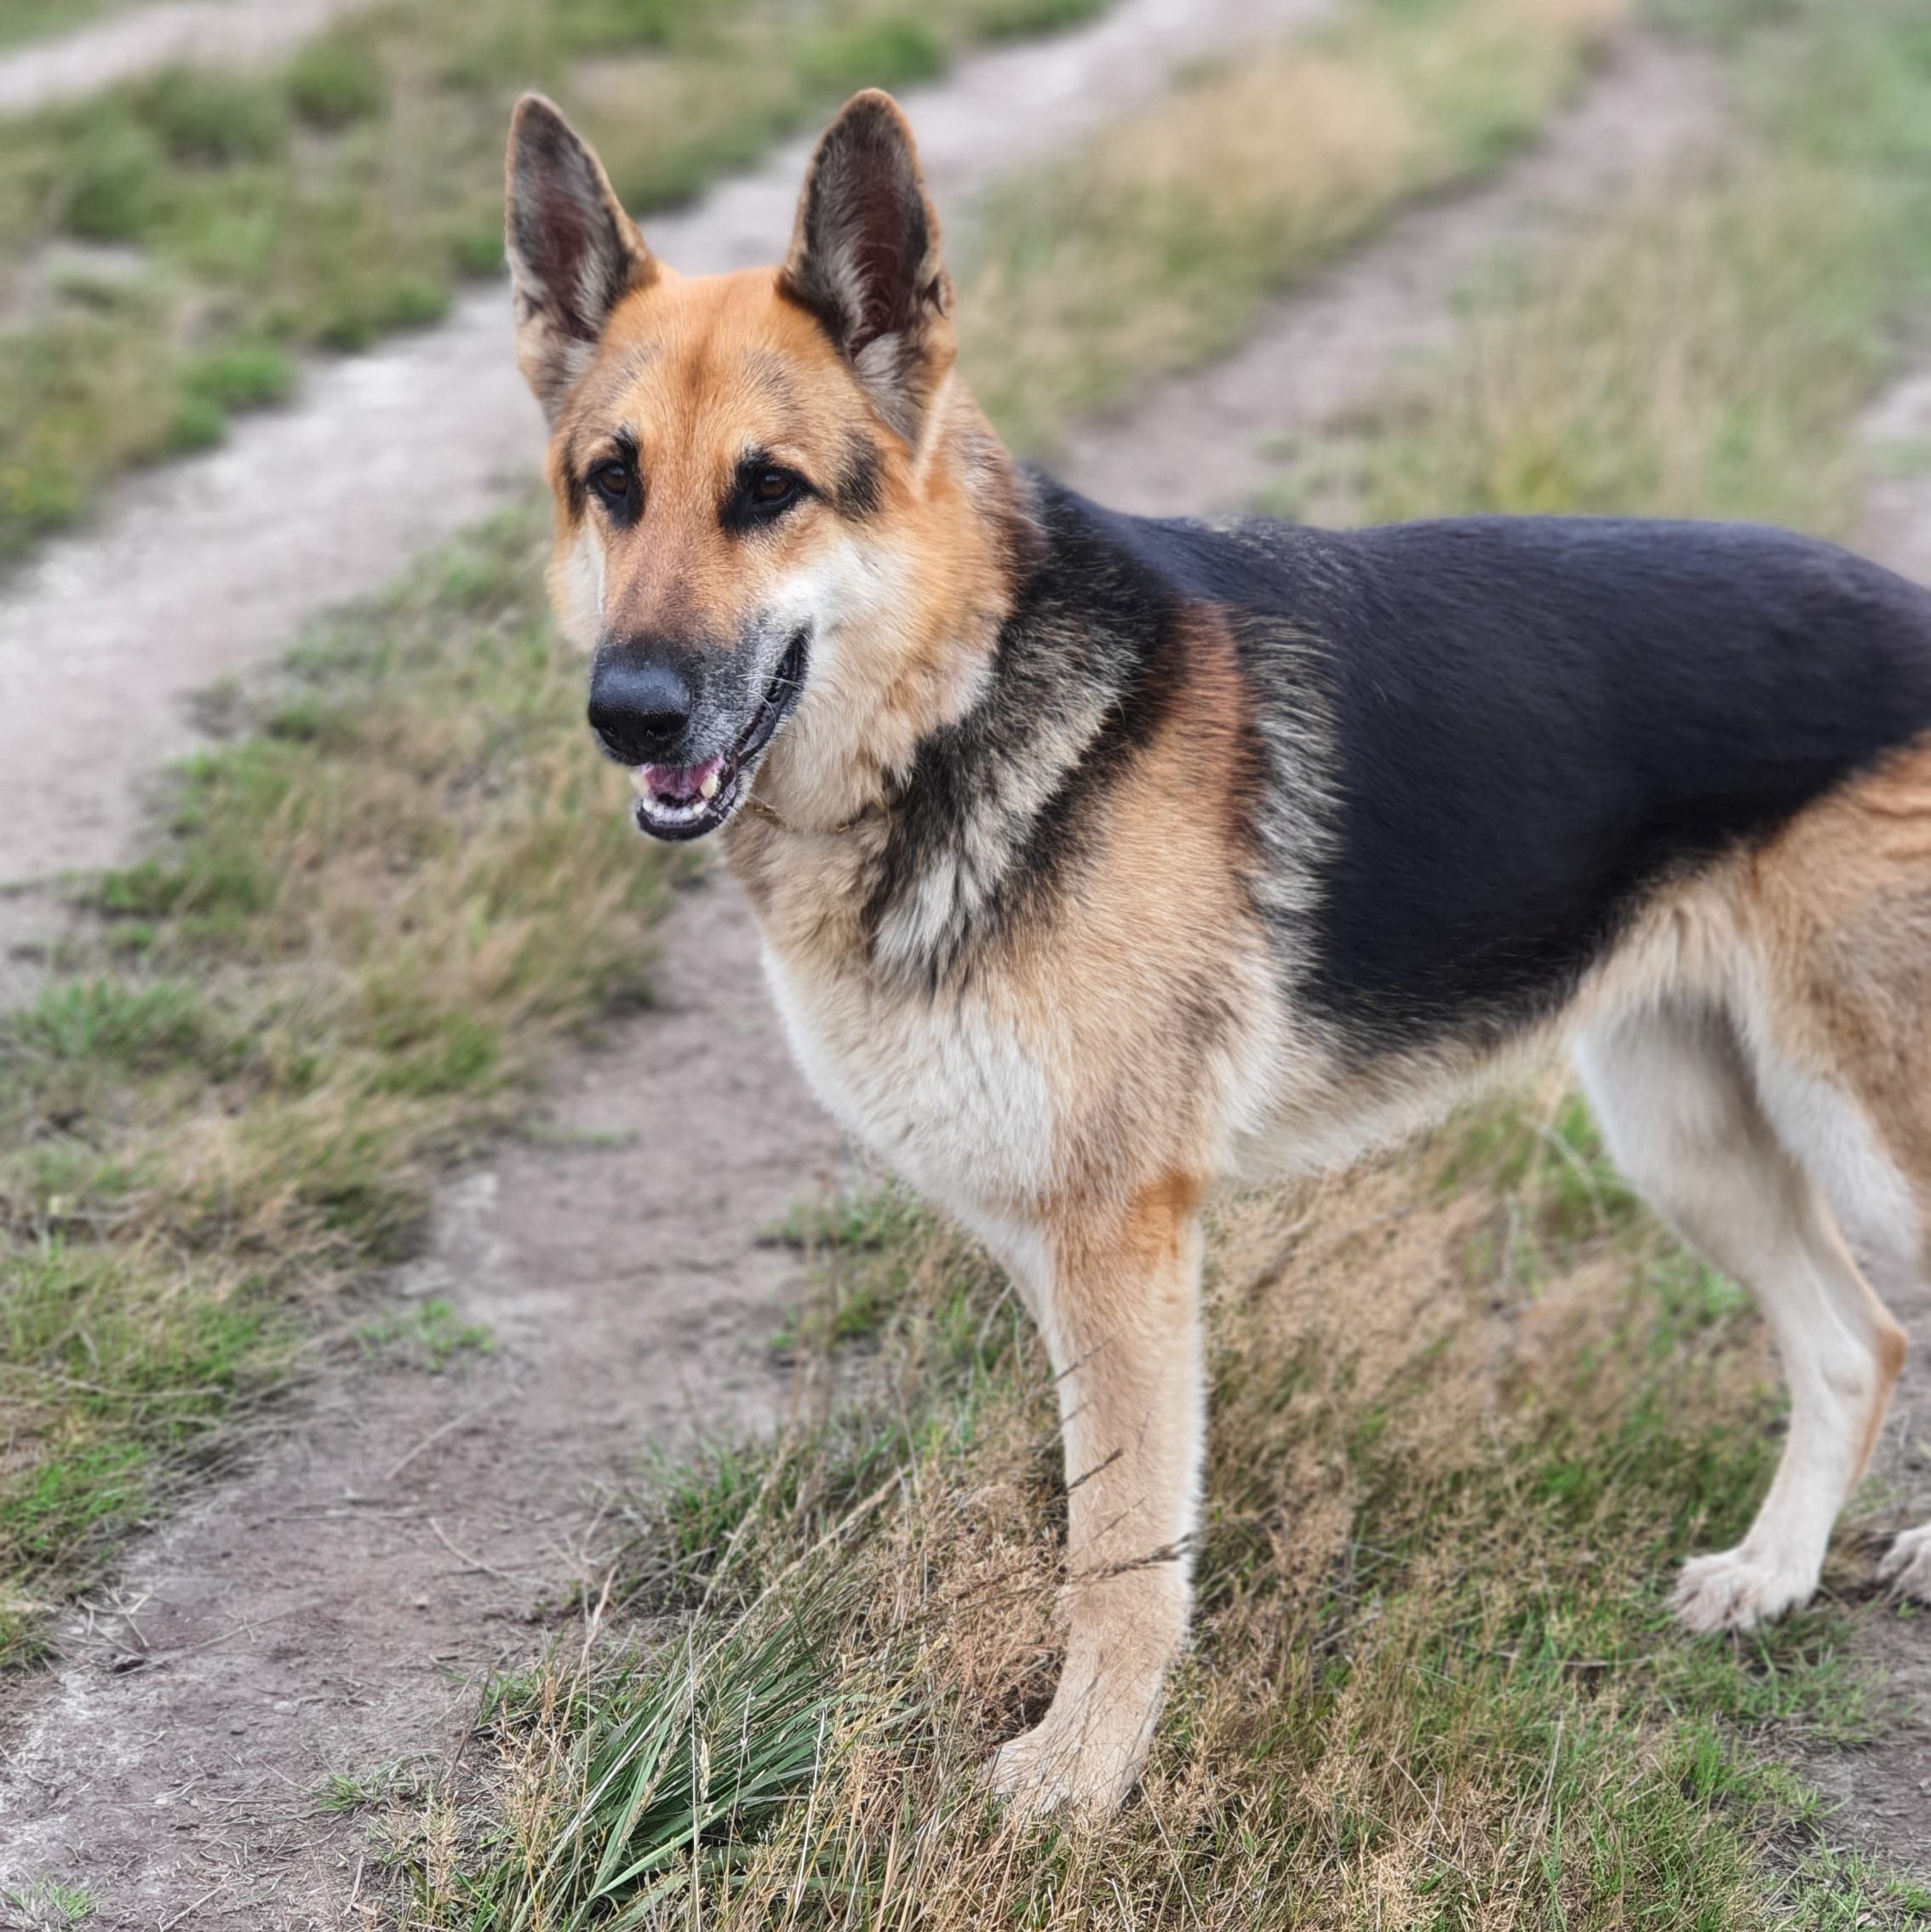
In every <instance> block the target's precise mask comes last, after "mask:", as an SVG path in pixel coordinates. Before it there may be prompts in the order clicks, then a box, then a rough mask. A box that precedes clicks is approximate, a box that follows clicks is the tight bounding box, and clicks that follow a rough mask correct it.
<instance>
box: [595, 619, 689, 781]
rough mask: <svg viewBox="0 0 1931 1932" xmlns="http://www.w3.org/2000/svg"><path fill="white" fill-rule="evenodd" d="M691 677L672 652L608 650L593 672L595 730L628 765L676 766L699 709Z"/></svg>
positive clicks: (629, 647) (609, 747)
mask: <svg viewBox="0 0 1931 1932" xmlns="http://www.w3.org/2000/svg"><path fill="white" fill-rule="evenodd" d="M696 702H697V701H696V694H695V691H694V690H693V688H692V679H690V676H689V675H688V674H686V672H685V670H684V668H683V667H682V666H680V665H679V663H678V662H677V661H676V659H675V657H674V656H672V655H671V654H670V653H668V652H666V651H640V650H639V649H637V648H636V647H635V646H634V645H630V646H626V647H625V648H623V649H622V650H619V651H599V652H598V654H597V661H596V663H595V665H594V667H593V668H592V670H591V673H590V728H591V730H592V731H594V732H595V733H596V734H597V736H598V737H599V738H601V739H602V740H603V741H604V746H605V749H606V750H607V751H608V752H609V753H610V756H611V757H612V758H614V759H616V760H618V761H619V762H620V763H621V764H624V765H675V764H677V763H678V762H679V753H680V751H681V749H682V748H683V744H684V734H685V729H686V727H687V726H688V725H690V714H691V712H692V711H693V710H694V709H695V708H696Z"/></svg>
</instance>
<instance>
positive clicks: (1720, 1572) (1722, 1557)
mask: <svg viewBox="0 0 1931 1932" xmlns="http://www.w3.org/2000/svg"><path fill="white" fill-rule="evenodd" d="M1816 1588H1817V1579H1816V1577H1815V1576H1814V1575H1802V1574H1797V1573H1796V1572H1794V1571H1792V1570H1791V1569H1790V1568H1786V1567H1785V1566H1782V1565H1779V1564H1777V1563H1775V1562H1767V1561H1766V1560H1765V1559H1763V1558H1762V1557H1760V1556H1752V1555H1751V1554H1750V1553H1749V1552H1748V1551H1745V1550H1740V1549H1739V1550H1725V1551H1721V1552H1719V1553H1718V1554H1717V1555H1716V1556H1694V1557H1692V1558H1691V1560H1690V1561H1689V1562H1687V1563H1685V1564H1684V1565H1683V1568H1682V1575H1681V1576H1679V1577H1678V1578H1677V1579H1676V1594H1675V1595H1674V1596H1673V1597H1671V1598H1670V1608H1671V1609H1673V1610H1674V1611H1675V1612H1676V1621H1677V1622H1678V1623H1680V1624H1681V1625H1682V1626H1683V1628H1684V1629H1685V1630H1687V1631H1693V1632H1694V1633H1695V1634H1696V1635H1697V1636H1699V1637H1707V1636H1709V1635H1710V1633H1711V1632H1712V1631H1720V1630H1733V1631H1745V1630H1755V1629H1756V1628H1757V1627H1758V1625H1762V1624H1768V1623H1772V1622H1774V1621H1775V1620H1776V1619H1777V1618H1779V1617H1780V1616H1782V1615H1783V1614H1784V1613H1785V1611H1786V1610H1792V1609H1795V1608H1796V1607H1797V1606H1798V1605H1799V1604H1801V1603H1807V1602H1809V1600H1810V1597H1811V1594H1812V1592H1813V1591H1815V1589H1816Z"/></svg>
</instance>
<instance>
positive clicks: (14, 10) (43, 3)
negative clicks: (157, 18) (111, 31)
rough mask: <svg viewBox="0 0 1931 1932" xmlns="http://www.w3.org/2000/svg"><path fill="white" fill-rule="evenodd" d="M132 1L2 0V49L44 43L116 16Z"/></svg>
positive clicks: (0, 39)
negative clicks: (110, 15)
mask: <svg viewBox="0 0 1931 1932" xmlns="http://www.w3.org/2000/svg"><path fill="white" fill-rule="evenodd" d="M128 3H129V0H0V48H8V47H16V46H18V45H20V43H22V42H23V41H29V40H45V39H49V38H51V37H53V36H54V34H56V33H64V32H72V30H73V29H74V28H76V27H80V26H88V25H89V23H90V22H92V21H94V20H98V19H100V16H101V15H102V14H111V13H117V12H119V11H120V9H122V8H123V7H124V6H126V5H127V4H128Z"/></svg>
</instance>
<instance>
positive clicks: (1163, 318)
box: [959, 0, 1629, 454]
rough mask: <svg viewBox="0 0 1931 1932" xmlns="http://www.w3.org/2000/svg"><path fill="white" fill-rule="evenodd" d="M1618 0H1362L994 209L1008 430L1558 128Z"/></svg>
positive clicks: (1162, 360)
mask: <svg viewBox="0 0 1931 1932" xmlns="http://www.w3.org/2000/svg"><path fill="white" fill-rule="evenodd" d="M1628 13H1629V8H1628V6H1627V5H1626V4H1625V3H1624V0H1361V3H1360V4H1357V5H1355V6H1353V7H1350V8H1348V9H1344V11H1343V12H1342V13H1341V14H1340V16H1339V17H1338V19H1337V20H1336V21H1335V22H1334V23H1333V24H1332V26H1328V27H1326V28H1325V29H1323V30H1321V31H1320V32H1315V33H1311V34H1308V35H1304V36H1303V37H1299V38H1298V39H1296V40H1294V41H1292V42H1289V43H1285V44H1283V45H1281V46H1279V47H1275V48H1272V49H1263V50H1262V51H1260V52H1259V53H1258V54H1243V55H1241V57H1240V58H1239V59H1237V60H1227V61H1225V62H1223V63H1217V64H1213V65H1210V66H1205V67H1202V68H1200V69H1198V70H1196V71H1195V72H1194V73H1193V74H1192V75H1191V77H1189V79H1188V80H1187V81H1186V83H1185V84H1183V86H1182V87H1180V88H1179V89H1177V90H1176V92H1175V93H1174V94H1173V95H1171V96H1170V97H1169V98H1168V99H1167V100H1165V101H1163V102H1161V103H1160V105H1158V106H1155V107H1154V108H1153V109H1151V110H1149V111H1148V112H1144V113H1142V114H1138V115H1135V116H1133V117H1132V118H1129V119H1127V120H1126V121H1125V122H1122V123H1120V124H1119V125H1117V126H1115V127H1113V128H1109V129H1103V130H1102V131H1101V132H1100V133H1099V134H1098V135H1096V136H1095V137H1094V138H1093V139H1092V140H1090V141H1089V142H1087V143H1086V145H1085V146H1083V147H1082V148H1081V149H1080V150H1079V151H1078V152H1075V153H1074V154H1073V155H1071V156H1069V158H1067V159H1066V160H1064V161H1063V162H1061V163H1057V164H1055V165H1051V166H1049V167H1047V168H1046V169H1044V170H1043V171H1042V172H1041V173H1040V174H1039V175H1036V176H1034V177H1029V178H1027V179H1025V180H1023V181H1013V182H1011V183H1010V184H1009V185H1007V186H1006V187H1004V188H1003V189H1001V190H1000V191H999V192H996V193H995V194H994V196H993V197H992V198H991V200H990V203H989V205H988V209H987V210H986V216H985V220H984V222H983V226H982V227H981V228H980V229H979V230H978V231H977V232H976V233H975V235H974V237H973V238H972V242H971V250H970V254H969V255H968V257H967V260H966V261H965V264H964V267H963V272H962V274H961V277H960V281H961V288H960V301H959V315H960V349H961V358H962V365H963V367H964V369H965V373H966V375H967V376H968V378H969V379H970V380H971V382H972V384H973V387H974V390H975V393H977V395H978V397H979V399H980V401H981V402H982V403H983V404H984V405H985V407H986V409H987V410H988V413H989V414H990V416H992V418H993V421H994V423H995V424H997V426H998V427H999V428H1000V432H1001V433H1002V434H1004V435H1006V437H1007V438H1008V439H1009V440H1011V441H1012V442H1014V443H1015V444H1017V445H1018V446H1020V447H1022V448H1024V449H1027V450H1043V451H1046V453H1048V454H1050V453H1051V449H1052V447H1053V445H1054V444H1055V442H1056V441H1057V439H1058V437H1059V436H1060V435H1061V433H1063V430H1064V428H1065V427H1066V425H1067V424H1068V423H1069V421H1071V420H1073V419H1074V418H1075V417H1077V416H1081V415H1085V414H1090V413H1092V412H1093V411H1095V410H1103V409H1107V408H1110V407H1113V406H1114V405H1116V404H1120V403H1121V402H1123V401H1126V400H1127V399H1128V398H1131V397H1132V394H1133V393H1134V392H1135V390H1136V388H1137V386H1138V385H1140V384H1141V383H1143V382H1144V381H1146V380H1147V379H1148V378H1149V377H1151V376H1160V375H1162V374H1166V373H1168V372H1171V371H1172V370H1177V369H1180V368H1183V367H1188V366H1190V365H1192V364H1197V363H1200V362H1204V361H1206V360H1207V359H1209V358H1212V357H1213V356H1215V355H1217V354H1219V353H1223V352H1224V351H1225V350H1227V349H1229V348H1230V347H1232V346H1233V345H1234V344H1235V342H1237V341H1239V340H1240V339H1241V335H1243V334H1244V333H1245V332H1246V330H1247V329H1248V328H1249V327H1250V325H1251V324H1252V322H1253V320H1254V318H1255V316H1256V315H1257V313H1258V311H1259V309H1260V307H1261V306H1262V305H1263V302H1265V301H1267V300H1268V299H1269V297H1270V296H1273V295H1277V294H1279V293H1280V292H1281V290H1284V289H1286V288H1288V287H1289V286H1291V285H1292V284H1293V283H1294V282H1296V281H1298V279H1300V278H1303V277H1304V276H1306V275H1307V274H1309V273H1310V272H1313V271H1314V270H1315V269H1317V268H1319V267H1322V266H1324V265H1325V264H1326V263H1327V262H1329V261H1332V260H1333V259H1334V258H1335V256H1336V255H1338V254H1339V253H1340V252H1341V251H1343V250H1344V249H1347V248H1349V247H1350V246H1353V245H1355V244H1357V243H1359V242H1361V240H1363V239H1364V238H1366V237H1367V236H1368V235H1370V234H1372V232H1374V230H1375V229H1376V228H1377V227H1378V226H1380V225H1381V224H1383V223H1384V222H1385V221H1387V220H1388V219H1389V218H1390V215H1393V214H1394V213H1395V211H1396V210H1397V209H1400V208H1401V207H1403V206H1405V205H1407V204H1412V202H1413V201H1414V200H1415V199H1416V198H1418V197H1419V196H1422V195H1426V194H1429V193H1433V192H1440V191H1441V190H1442V189H1445V188H1448V187H1452V186H1457V185H1459V184H1464V183H1467V182H1470V181H1474V180H1476V179H1479V178H1480V177H1481V176H1482V175H1485V174H1487V173H1489V172H1492V171H1493V169H1495V168H1496V167H1498V166H1499V165H1500V164H1501V163H1502V162H1503V161H1504V160H1505V159H1506V158H1508V157H1509V156H1510V154H1511V153H1513V152H1515V151H1516V149H1518V148H1519V147H1520V146H1521V145H1522V143H1523V142H1525V141H1526V140H1529V139H1530V138H1531V137H1533V135H1535V133H1536V132H1537V131H1538V129H1541V128H1542V127H1543V126H1544V125H1545V124H1546V123H1547V122H1548V120H1549V118H1550V116H1551V115H1552V114H1553V113H1554V112H1556V111H1557V109H1558V108H1559V107H1560V106H1561V105H1562V103H1563V102H1564V101H1565V100H1567V98H1568V97H1569V96H1570V95H1572V94H1573V91H1574V90H1575V88H1576V87H1577V85H1578V83H1579V82H1580V81H1581V80H1582V78H1583V77H1584V75H1585V74H1586V72H1587V71H1588V69H1589V67H1590V64H1591V62H1592V60H1594V58H1595V57H1596V54H1599V53H1600V52H1601V50H1602V48H1603V47H1604V46H1605V45H1606V43H1607V41H1608V40H1609V38H1610V37H1611V36H1612V35H1613V32H1615V31H1616V30H1617V29H1618V28H1619V27H1620V26H1622V25H1624V22H1625V20H1626V19H1627V16H1628Z"/></svg>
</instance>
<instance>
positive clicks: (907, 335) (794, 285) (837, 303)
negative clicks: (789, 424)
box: [778, 88, 954, 444]
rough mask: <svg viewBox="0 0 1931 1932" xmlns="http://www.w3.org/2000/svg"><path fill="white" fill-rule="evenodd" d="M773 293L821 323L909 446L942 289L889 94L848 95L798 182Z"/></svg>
mask: <svg viewBox="0 0 1931 1932" xmlns="http://www.w3.org/2000/svg"><path fill="white" fill-rule="evenodd" d="M778 285H779V287H780V288H781V289H782V290H783V291H784V293H785V294H787V295H789V296H791V297H792V298H793V300H794V301H799V302H801V303H803V304H804V306H805V307H806V308H808V309H810V310H811V312H812V313H813V314H814V315H816V316H817V318H818V319H819V320H820V321H821V322H822V324H824V326H825V329H826V330H827V331H828V333H829V335H830V336H831V338H832V340H833V341H834V342H835V343H836V344H837V345H838V347H839V353H841V354H842V355H843V356H844V357H845V360H846V361H847V362H849V363H850V364H851V368H852V370H853V372H854V373H855V374H856V375H857V378H858V380H859V381H860V382H861V383H862V385H863V386H864V387H865V389H866V391H867V393H868V394H869V395H870V396H871V398H872V399H873V401H874V403H875V404H877V405H878V409H879V413H880V415H881V416H884V418H885V421H887V422H888V423H890V424H891V427H893V428H894V429H896V430H897V431H898V433H900V434H901V435H902V436H903V437H904V438H905V439H906V440H907V441H908V442H909V443H914V444H915V443H917V442H918V440H919V436H920V429H921V427H922V426H923V423H924V419H925V405H926V404H928V403H929V402H930V401H931V396H932V393H933V392H934V391H935V390H936V389H937V387H938V385H939V383H940V382H941V381H943V379H944V377H945V374H946V371H947V370H948V369H949V368H950V367H951V365H952V358H953V353H954V349H953V341H952V330H951V325H950V324H949V323H948V320H947V319H946V318H947V312H948V310H949V309H950V307H951V306H952V285H951V284H950V283H949V282H948V280H947V278H946V273H945V268H944V265H943V262H942V261H940V259H939V226H938V217H937V215H935V214H934V213H933V212H932V204H931V202H930V201H929V200H928V199H927V198H926V196H925V181H924V180H923V178H922V177H921V176H920V172H919V151H918V147H917V146H916V144H915V143H914V140H913V139H912V130H911V129H910V128H909V127H908V125H907V124H906V120H905V117H904V115H903V114H902V113H901V112H900V111H899V106H898V103H897V101H896V100H893V99H892V98H891V95H889V94H881V93H880V91H879V90H878V89H875V88H874V89H868V90H867V91H866V92H865V93H863V94H857V95H853V96H852V97H851V100H848V101H847V102H846V103H845V107H844V109H843V111H842V112H840V113H839V117H838V118H837V119H836V120H835V121H834V122H833V123H832V124H831V126H830V127H829V128H828V129H827V130H826V133H825V137H824V139H823V140H821V141H820V142H819V143H818V151H817V153H816V154H815V155H814V156H813V157H812V158H811V170H810V172H809V173H808V174H807V175H805V192H804V195H803V197H802V198H801V199H800V200H799V204H798V226H797V230H796V232H795V233H794V235H793V237H792V243H791V254H790V256H789V258H788V260H787V261H786V262H785V265H784V267H783V269H782V272H781V273H780V275H779V280H778Z"/></svg>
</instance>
